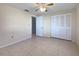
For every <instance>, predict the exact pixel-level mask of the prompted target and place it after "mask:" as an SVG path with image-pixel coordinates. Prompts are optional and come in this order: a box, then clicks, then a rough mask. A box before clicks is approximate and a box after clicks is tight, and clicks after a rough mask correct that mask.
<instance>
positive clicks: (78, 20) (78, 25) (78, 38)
mask: <svg viewBox="0 0 79 59" xmlns="http://www.w3.org/2000/svg"><path fill="white" fill-rule="evenodd" d="M76 14H77V40H76V42H77V45H78V46H79V5H78V7H77V12H76Z"/></svg>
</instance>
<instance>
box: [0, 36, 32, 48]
mask: <svg viewBox="0 0 79 59" xmlns="http://www.w3.org/2000/svg"><path fill="white" fill-rule="evenodd" d="M27 39H31V37H28V38H27ZM27 39H22V40H17V41H13V42H12V41H11V42H9V43H8V44H5V45H2V46H0V48H3V47H7V46H9V45H12V44H15V43H18V42H21V41H24V40H27Z"/></svg>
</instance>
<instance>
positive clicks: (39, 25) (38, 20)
mask: <svg viewBox="0 0 79 59" xmlns="http://www.w3.org/2000/svg"><path fill="white" fill-rule="evenodd" d="M36 35H37V36H43V17H42V16H39V17H37V18H36Z"/></svg>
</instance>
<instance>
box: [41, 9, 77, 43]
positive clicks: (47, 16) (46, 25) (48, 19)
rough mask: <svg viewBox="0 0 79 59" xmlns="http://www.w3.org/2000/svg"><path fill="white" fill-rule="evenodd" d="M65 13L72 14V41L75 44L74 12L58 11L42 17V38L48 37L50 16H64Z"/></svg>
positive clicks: (72, 10) (73, 10)
mask: <svg viewBox="0 0 79 59" xmlns="http://www.w3.org/2000/svg"><path fill="white" fill-rule="evenodd" d="M66 13H72V24H71V25H72V30H71V31H72V35H71V37H72V41H73V42H76V10H75V9H71V10H66V11H58V12H55V13H52V14H51V15H49V14H48V15H42V16H43V17H44V36H45V37H50V22H51V16H53V15H59V14H66Z"/></svg>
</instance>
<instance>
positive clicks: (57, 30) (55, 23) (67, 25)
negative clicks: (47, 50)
mask: <svg viewBox="0 0 79 59" xmlns="http://www.w3.org/2000/svg"><path fill="white" fill-rule="evenodd" d="M71 17H72V14H71V13H68V14H61V15H55V16H52V17H51V31H50V32H51V37H56V38H61V39H67V40H71Z"/></svg>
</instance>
